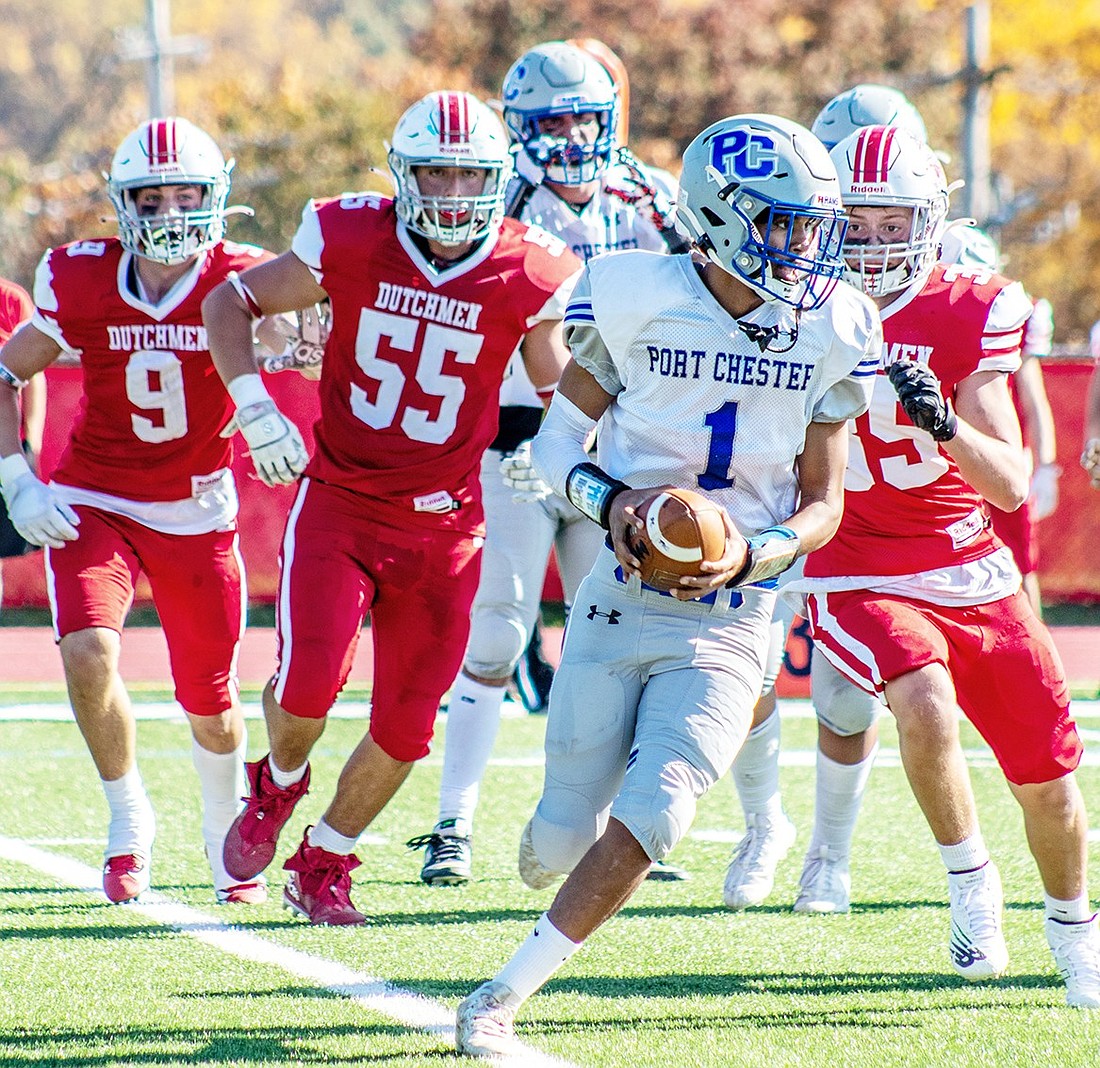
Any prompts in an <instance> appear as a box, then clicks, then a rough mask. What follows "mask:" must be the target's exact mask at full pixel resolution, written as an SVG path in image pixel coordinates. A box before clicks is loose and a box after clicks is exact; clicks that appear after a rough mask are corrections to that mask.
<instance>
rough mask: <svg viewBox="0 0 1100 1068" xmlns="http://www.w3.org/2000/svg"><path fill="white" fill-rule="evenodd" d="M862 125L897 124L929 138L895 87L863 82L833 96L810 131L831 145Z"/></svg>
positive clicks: (918, 114) (904, 98)
mask: <svg viewBox="0 0 1100 1068" xmlns="http://www.w3.org/2000/svg"><path fill="white" fill-rule="evenodd" d="M861 126H900V127H901V128H902V129H904V130H908V131H909V132H910V133H911V134H912V135H913V136H914V137H915V138H916V139H917V140H918V141H927V140H928V131H927V130H926V129H925V128H924V119H922V118H921V116H920V112H919V111H917V109H916V108H915V107H914V106H913V104H912V103H911V102H910V101H909V98H908V97H907V96H906V95H905V94H904V93H903V92H901V91H900V90H898V89H891V88H890V87H889V86H888V85H874V84H872V83H865V84H863V85H856V86H853V87H852V88H851V89H846V90H845V91H844V92H843V93H838V94H837V95H836V96H834V97H833V99H832V100H830V101H829V102H828V103H827V104H826V105H825V106H824V107H823V108H822V109H821V110H820V111H819V112H818V114H817V118H816V119H814V122H813V126H811V127H810V129H811V131H812V132H813V134H814V135H815V136H816V137H819V138H821V142H822V144H824V145H825V147H826V148H829V149H831V148H833V147H834V146H836V145H838V144H840V142H841V141H843V140H844V138H846V137H849V136H850V135H851V134H853V133H855V131H856V130H858V129H859V128H860V127H861Z"/></svg>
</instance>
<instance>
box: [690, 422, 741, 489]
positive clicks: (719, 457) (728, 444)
mask: <svg viewBox="0 0 1100 1068" xmlns="http://www.w3.org/2000/svg"><path fill="white" fill-rule="evenodd" d="M703 423H704V425H705V426H708V427H710V448H709V449H708V450H707V469H706V470H705V471H704V472H703V473H702V474H701V475H699V488H700V489H705V490H716V489H729V488H730V486H732V485H733V479H732V478H730V474H729V471H730V464H731V463H733V435H734V434H736V433H737V401H726V403H725V404H723V405H722V407H721V408H719V409H717V410H716V411H713V412H711V413H710V414H709V415H708V416H707V417H706V418H705V419H704V420H703Z"/></svg>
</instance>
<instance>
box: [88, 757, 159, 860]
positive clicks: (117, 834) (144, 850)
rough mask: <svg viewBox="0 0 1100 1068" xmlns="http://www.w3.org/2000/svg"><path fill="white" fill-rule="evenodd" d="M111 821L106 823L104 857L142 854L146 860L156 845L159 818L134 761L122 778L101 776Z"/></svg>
mask: <svg viewBox="0 0 1100 1068" xmlns="http://www.w3.org/2000/svg"><path fill="white" fill-rule="evenodd" d="M99 781H100V783H101V784H102V786H103V794H104V796H105V797H106V798H107V807H108V808H109V809H110V811H111V821H110V823H109V824H108V825H107V849H106V852H105V853H104V857H106V858H110V857H118V856H125V855H126V854H127V853H141V854H142V855H143V856H144V857H145V858H146V860H148V859H149V854H150V852H151V851H152V848H153V838H154V837H155V836H156V833H157V819H156V816H155V815H154V814H153V806H152V805H151V804H150V803H149V797H148V795H147V794H146V793H145V786H144V785H143V784H142V781H141V773H140V772H139V771H138V769H137V765H136V764H135V765H134V766H133V767H132V768H131V769H130V770H129V771H128V772H126V774H125V775H123V776H122V778H121V779H111V780H109V781H108V780H107V779H100V780H99Z"/></svg>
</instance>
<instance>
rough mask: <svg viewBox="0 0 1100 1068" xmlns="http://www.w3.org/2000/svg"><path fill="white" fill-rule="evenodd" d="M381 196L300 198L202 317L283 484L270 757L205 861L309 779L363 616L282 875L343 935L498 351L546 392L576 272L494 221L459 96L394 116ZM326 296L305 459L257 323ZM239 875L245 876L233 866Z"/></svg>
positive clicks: (418, 713)
mask: <svg viewBox="0 0 1100 1068" xmlns="http://www.w3.org/2000/svg"><path fill="white" fill-rule="evenodd" d="M389 164H390V169H391V171H392V173H393V178H394V184H395V188H396V195H395V198H394V199H393V200H389V199H387V198H384V197H382V196H379V195H377V194H373V193H365V194H361V195H354V196H352V195H347V196H344V197H342V198H340V199H335V200H323V201H314V202H311V203H310V204H308V205H307V207H306V209H305V211H304V213H303V216H302V223H301V225H300V227H299V229H298V232H297V234H296V236H295V238H294V241H293V244H292V246H291V251H289V252H287V253H285V254H284V255H283V256H281V257H279V258H278V259H277V260H275V261H274V262H272V263H270V264H265V265H263V266H261V267H258V268H256V269H254V270H252V271H248V272H246V273H245V274H244V275H242V276H241V278H240V279H239V280H238V281H237V282H236V284H235V285H232V284H230V285H224V286H222V287H220V288H219V289H217V290H215V292H214V293H212V294H211V295H210V297H209V298H208V299H207V302H206V306H205V308H204V312H205V317H206V324H207V328H208V330H209V332H210V342H211V345H212V346H213V353H214V360H215V364H216V365H217V367H218V370H219V372H220V373H221V375H222V377H223V379H224V380H225V381H226V383H227V384H228V388H229V392H230V394H231V395H232V397H233V399H234V401H235V402H236V405H237V419H238V423H239V425H240V426H241V430H242V433H243V434H244V436H245V437H246V438H247V439H248V442H249V446H250V449H251V452H252V457H253V460H254V462H255V463H256V466H257V470H258V472H259V473H260V476H261V477H262V478H264V479H265V480H266V481H269V482H272V483H275V482H292V481H294V480H295V479H296V478H297V477H298V476H299V475H301V474H302V473H303V472H304V474H305V477H304V478H303V479H302V482H301V486H300V488H299V490H298V495H297V498H296V500H295V503H294V506H293V508H292V510H291V514H290V517H289V519H288V522H287V528H286V534H285V538H284V542H283V550H282V569H281V577H280V584H279V594H278V615H277V628H278V638H279V652H278V665H277V667H276V671H275V675H274V677H273V678H272V680H271V682H270V683H269V684H268V686H267V688H266V689H265V691H264V711H265V715H266V717H267V725H268V736H269V739H270V744H271V753H270V755H269V756H266V757H264V758H262V759H261V760H258V761H256V762H255V763H254V764H250V765H249V780H250V784H251V796H250V798H249V800H248V807H247V809H246V811H245V812H244V813H243V814H242V815H241V816H240V817H239V818H238V820H237V822H236V823H235V824H234V827H233V829H232V830H231V832H230V834H229V836H228V837H227V839H226V848H225V862H226V866H227V867H228V869H229V870H230V871H231V872H235V873H238V875H237V877H238V878H248V879H251V878H255V877H256V876H257V875H258V874H259V873H260V872H261V871H262V870H263V869H264V868H266V867H267V865H268V864H270V862H271V860H272V859H273V857H274V853H275V847H276V841H277V837H278V834H279V832H280V830H281V828H282V827H283V825H284V824H285V822H286V820H287V819H288V818H289V816H290V813H291V810H292V809H293V807H294V804H295V803H296V802H297V800H298V799H299V798H300V797H301V796H302V795H303V794H304V793H305V792H306V789H307V786H308V782H309V764H308V757H309V753H310V750H311V749H312V747H313V744H314V743H315V742H316V740H317V739H318V738H319V737H320V735H321V732H322V731H323V730H324V726H325V717H326V716H327V715H328V711H329V708H330V707H331V706H332V703H333V701H334V700H335V699H336V696H337V694H338V693H339V692H340V690H341V688H342V687H343V685H344V682H345V681H346V679H347V676H348V671H349V669H350V667H351V663H352V657H353V654H354V650H355V645H356V642H357V641H358V638H359V633H360V629H361V626H362V622H363V618H364V616H365V614H367V613H368V612H369V613H370V617H371V636H372V639H373V641H374V653H375V659H374V662H375V677H374V683H373V689H372V695H371V718H370V729H369V732H368V733H367V735H366V736H365V737H364V738H363V740H362V742H361V743H360V744H359V746H358V747H357V748H356V750H355V751H354V753H352V755H351V756H350V758H349V759H348V762H347V763H346V764H345V766H344V770H343V772H342V773H341V776H340V780H339V783H338V784H337V789H336V794H335V797H334V799H333V801H332V802H331V804H330V805H329V807H328V809H327V810H326V812H325V813H324V815H323V817H322V818H321V819H320V820H319V821H318V822H317V824H316V826H314V827H313V828H311V829H310V830H309V831H308V832H307V834H306V836H305V838H304V839H303V841H302V843H301V845H300V847H299V849H298V851H297V852H296V853H295V854H294V856H293V857H291V859H290V860H289V861H287V863H286V865H285V867H286V868H287V869H288V870H289V871H290V872H291V875H290V880H289V882H288V884H287V889H286V892H285V894H284V901H285V903H286V904H287V906H288V907H290V908H291V909H293V910H294V911H296V912H298V913H299V914H301V915H304V916H306V917H307V918H308V919H309V920H310V921H311V922H312V923H331V924H356V923H362V922H363V918H364V917H363V915H362V913H360V912H359V911H358V910H357V909H355V907H354V906H353V905H352V903H351V900H350V896H349V892H350V889H351V878H350V872H351V870H352V869H353V868H354V867H356V865H357V864H358V863H359V861H358V860H357V858H356V857H355V856H354V853H353V850H354V848H355V843H356V839H357V838H358V836H359V835H360V834H361V833H362V831H363V830H364V829H365V828H366V826H367V825H368V824H369V823H370V822H371V821H372V820H373V819H374V818H375V816H377V814H378V813H379V812H380V811H381V810H382V808H383V807H384V806H385V805H386V803H387V802H388V801H389V799H390V798H391V797H392V796H393V794H394V793H395V792H396V791H397V789H398V787H399V786H400V785H401V783H402V782H403V781H404V779H405V777H406V775H408V773H409V770H410V768H411V767H412V765H413V763H414V762H415V761H417V760H419V759H421V758H422V757H423V756H425V755H426V754H427V752H428V747H429V742H430V740H431V736H432V728H433V724H434V720H435V716H436V712H437V710H438V708H439V702H440V699H441V698H442V696H443V694H444V692H445V691H446V689H447V687H448V686H450V684H451V681H452V680H453V679H454V677H455V674H456V672H457V671H458V668H459V665H460V663H461V661H462V655H463V651H464V649H465V645H466V639H467V635H468V632H469V626H470V606H471V603H472V599H473V596H474V592H475V590H476V588H477V583H478V571H479V566H480V559H479V557H480V547H481V542H482V539H483V535H484V516H483V509H482V504H481V487H480V484H479V478H478V473H479V467H480V462H481V457H482V454H483V453H484V451H485V449H486V447H487V446H488V445H489V443H490V442H491V441H492V439H493V436H494V434H495V433H496V424H497V412H498V407H499V402H498V396H499V391H500V384H501V379H502V376H503V374H504V369H505V367H506V365H507V363H508V359H509V357H510V356H511V354H512V353H513V352H514V351H515V349H516V347H517V345H519V344H520V342H521V341H522V343H523V345H522V351H523V358H524V362H525V366H526V368H527V371H528V374H529V376H530V378H531V380H532V382H533V383H534V384H535V386H536V388H537V389H539V390H540V391H542V392H545V393H546V394H547V395H549V392H551V391H552V389H553V386H554V384H555V383H556V382H557V379H558V375H559V374H560V370H561V368H562V367H563V366H564V365H565V362H566V359H567V355H568V354H567V352H566V349H565V347H564V344H563V342H562V339H561V318H562V315H563V314H564V310H565V301H566V299H567V298H568V295H569V292H570V291H571V289H572V285H573V282H574V276H575V275H576V273H577V272H578V271H579V268H580V263H579V261H578V260H577V259H576V258H575V257H574V256H573V255H572V253H570V252H569V251H568V250H567V249H566V247H565V245H564V244H563V243H562V242H560V241H558V240H557V239H555V238H552V237H551V236H550V235H549V234H547V233H546V232H545V231H542V230H540V229H537V228H533V227H528V226H526V225H524V224H522V223H519V222H517V221H515V220H513V219H508V218H504V193H505V187H506V185H507V182H508V178H509V176H510V174H511V157H510V154H509V149H508V139H507V136H506V134H505V132H504V129H503V127H502V125H501V123H500V120H499V119H497V117H496V116H495V115H494V114H493V112H492V111H490V110H489V109H488V108H487V107H486V106H485V105H484V104H482V103H481V102H480V101H478V100H477V99H475V98H474V97H472V96H470V95H469V94H467V93H459V92H436V93H431V94H429V95H428V96H426V97H424V98H423V99H422V100H420V101H419V102H417V103H416V104H414V105H413V106H412V107H411V108H409V110H408V111H406V113H405V114H404V115H403V116H402V117H401V119H400V120H399V121H398V123H397V127H396V129H395V131H394V136H393V144H392V146H391V148H390V151H389ZM326 297H327V298H328V299H329V300H330V301H331V334H330V336H329V340H328V342H327V345H326V349H325V358H324V363H323V365H322V366H323V370H322V374H321V381H320V398H321V417H320V419H319V421H318V423H317V425H316V427H315V437H316V442H317V448H316V452H315V455H314V456H313V458H312V459H311V460H310V461H309V464H308V466H306V462H305V457H304V455H303V453H302V447H301V437H300V435H299V433H298V431H297V428H295V427H294V426H293V425H292V424H290V423H289V422H288V420H286V419H285V418H284V417H283V416H282V414H281V413H280V412H279V411H278V410H277V409H276V408H275V405H274V403H273V402H272V400H271V398H270V396H268V395H267V393H266V390H265V389H264V387H263V385H262V383H261V381H260V378H259V375H258V374H257V373H256V363H255V359H254V357H253V355H252V346H251V341H250V337H251V320H252V318H253V317H254V316H256V315H261V314H271V313H274V312H282V311H287V310H290V309H294V308H299V307H302V306H305V305H310V304H314V303H317V302H318V301H320V300H322V299H324V298H326ZM241 872H247V873H248V875H247V876H244V875H240V874H239V873H241Z"/></svg>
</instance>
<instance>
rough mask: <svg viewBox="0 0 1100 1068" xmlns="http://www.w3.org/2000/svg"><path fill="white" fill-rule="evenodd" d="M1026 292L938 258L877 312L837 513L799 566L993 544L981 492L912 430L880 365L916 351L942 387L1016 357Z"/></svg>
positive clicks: (928, 561) (942, 562) (873, 562)
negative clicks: (877, 359) (837, 520)
mask: <svg viewBox="0 0 1100 1068" xmlns="http://www.w3.org/2000/svg"><path fill="white" fill-rule="evenodd" d="M1030 314H1031V301H1030V299H1029V298H1028V297H1027V295H1026V294H1025V293H1024V290H1023V287H1022V286H1021V285H1020V283H1019V282H1010V281H1009V280H1008V279H1006V278H1002V277H1001V276H1000V275H994V274H991V273H990V272H989V271H985V270H975V269H973V268H963V267H958V266H947V267H944V266H938V267H936V268H935V269H934V270H933V272H932V275H931V277H930V278H929V280H928V282H927V283H926V284H925V285H924V286H923V287H922V288H921V289H919V290H918V291H915V292H907V293H904V294H903V295H902V296H901V298H900V299H899V300H897V301H895V303H894V304H893V305H891V306H890V307H889V308H887V309H886V310H885V311H883V313H882V327H883V359H882V363H881V365H880V369H879V372H878V374H877V375H876V377H875V388H874V394H873V397H872V400H871V406H870V408H869V410H868V411H867V412H866V413H865V414H864V415H861V416H860V417H859V419H857V420H856V421H855V427H854V433H853V434H851V435H850V436H849V454H848V470H847V472H846V474H845V479H844V518H843V519H842V520H841V524H840V529H839V531H837V534H836V536H835V537H834V538H833V539H832V541H830V542H829V543H828V544H827V545H825V546H823V547H822V548H821V549H818V550H817V551H816V552H813V553H811V554H810V555H809V556H808V557H807V559H806V572H805V573H806V575H807V577H814V578H820V577H830V576H841V575H868V576H870V575H910V574H916V573H917V572H921V571H931V570H934V569H937V568H945V567H952V566H954V565H957V564H964V563H968V562H970V561H972V560H977V559H980V558H981V557H983V556H985V555H987V554H988V553H990V552H992V551H993V550H994V549H995V548H997V547H998V546H999V545H1000V542H999V541H997V539H996V538H995V537H994V536H993V534H992V532H991V531H990V529H989V524H988V520H987V516H986V514H985V511H984V508H983V501H982V498H981V497H980V496H979V495H978V493H977V492H976V491H975V490H974V489H973V488H972V487H971V486H970V485H969V483H967V482H966V481H965V480H964V479H963V477H962V475H960V474H959V469H958V467H957V466H956V464H955V462H954V460H952V459H951V457H950V456H948V455H947V454H946V453H945V452H944V451H943V450H942V449H940V447H939V446H938V445H937V443H936V442H935V441H933V439H932V437H931V436H930V435H929V434H927V433H925V432H924V431H923V430H918V429H917V428H916V427H915V426H913V424H912V423H911V422H910V421H909V418H908V416H907V415H906V414H905V411H904V410H903V409H902V407H901V404H900V403H899V402H898V398H897V393H896V392H895V391H894V387H893V386H892V385H891V384H890V380H889V379H888V378H887V377H886V374H885V371H884V369H883V368H885V367H887V366H889V365H890V364H892V363H894V362H895V361H897V360H918V361H920V362H922V363H927V364H928V365H929V366H930V367H931V368H932V370H933V371H935V372H936V375H937V377H938V378H939V380H940V384H941V387H942V389H943V393H944V396H945V397H954V395H955V389H956V387H957V385H958V384H959V382H960V381H962V380H963V379H964V378H966V377H967V376H969V375H971V374H974V373H975V372H977V371H1004V372H1006V373H1011V372H1013V371H1015V370H1017V369H1018V368H1019V366H1020V345H1021V343H1022V340H1023V328H1024V324H1025V323H1026V322H1027V319H1028V316H1029V315H1030Z"/></svg>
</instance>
